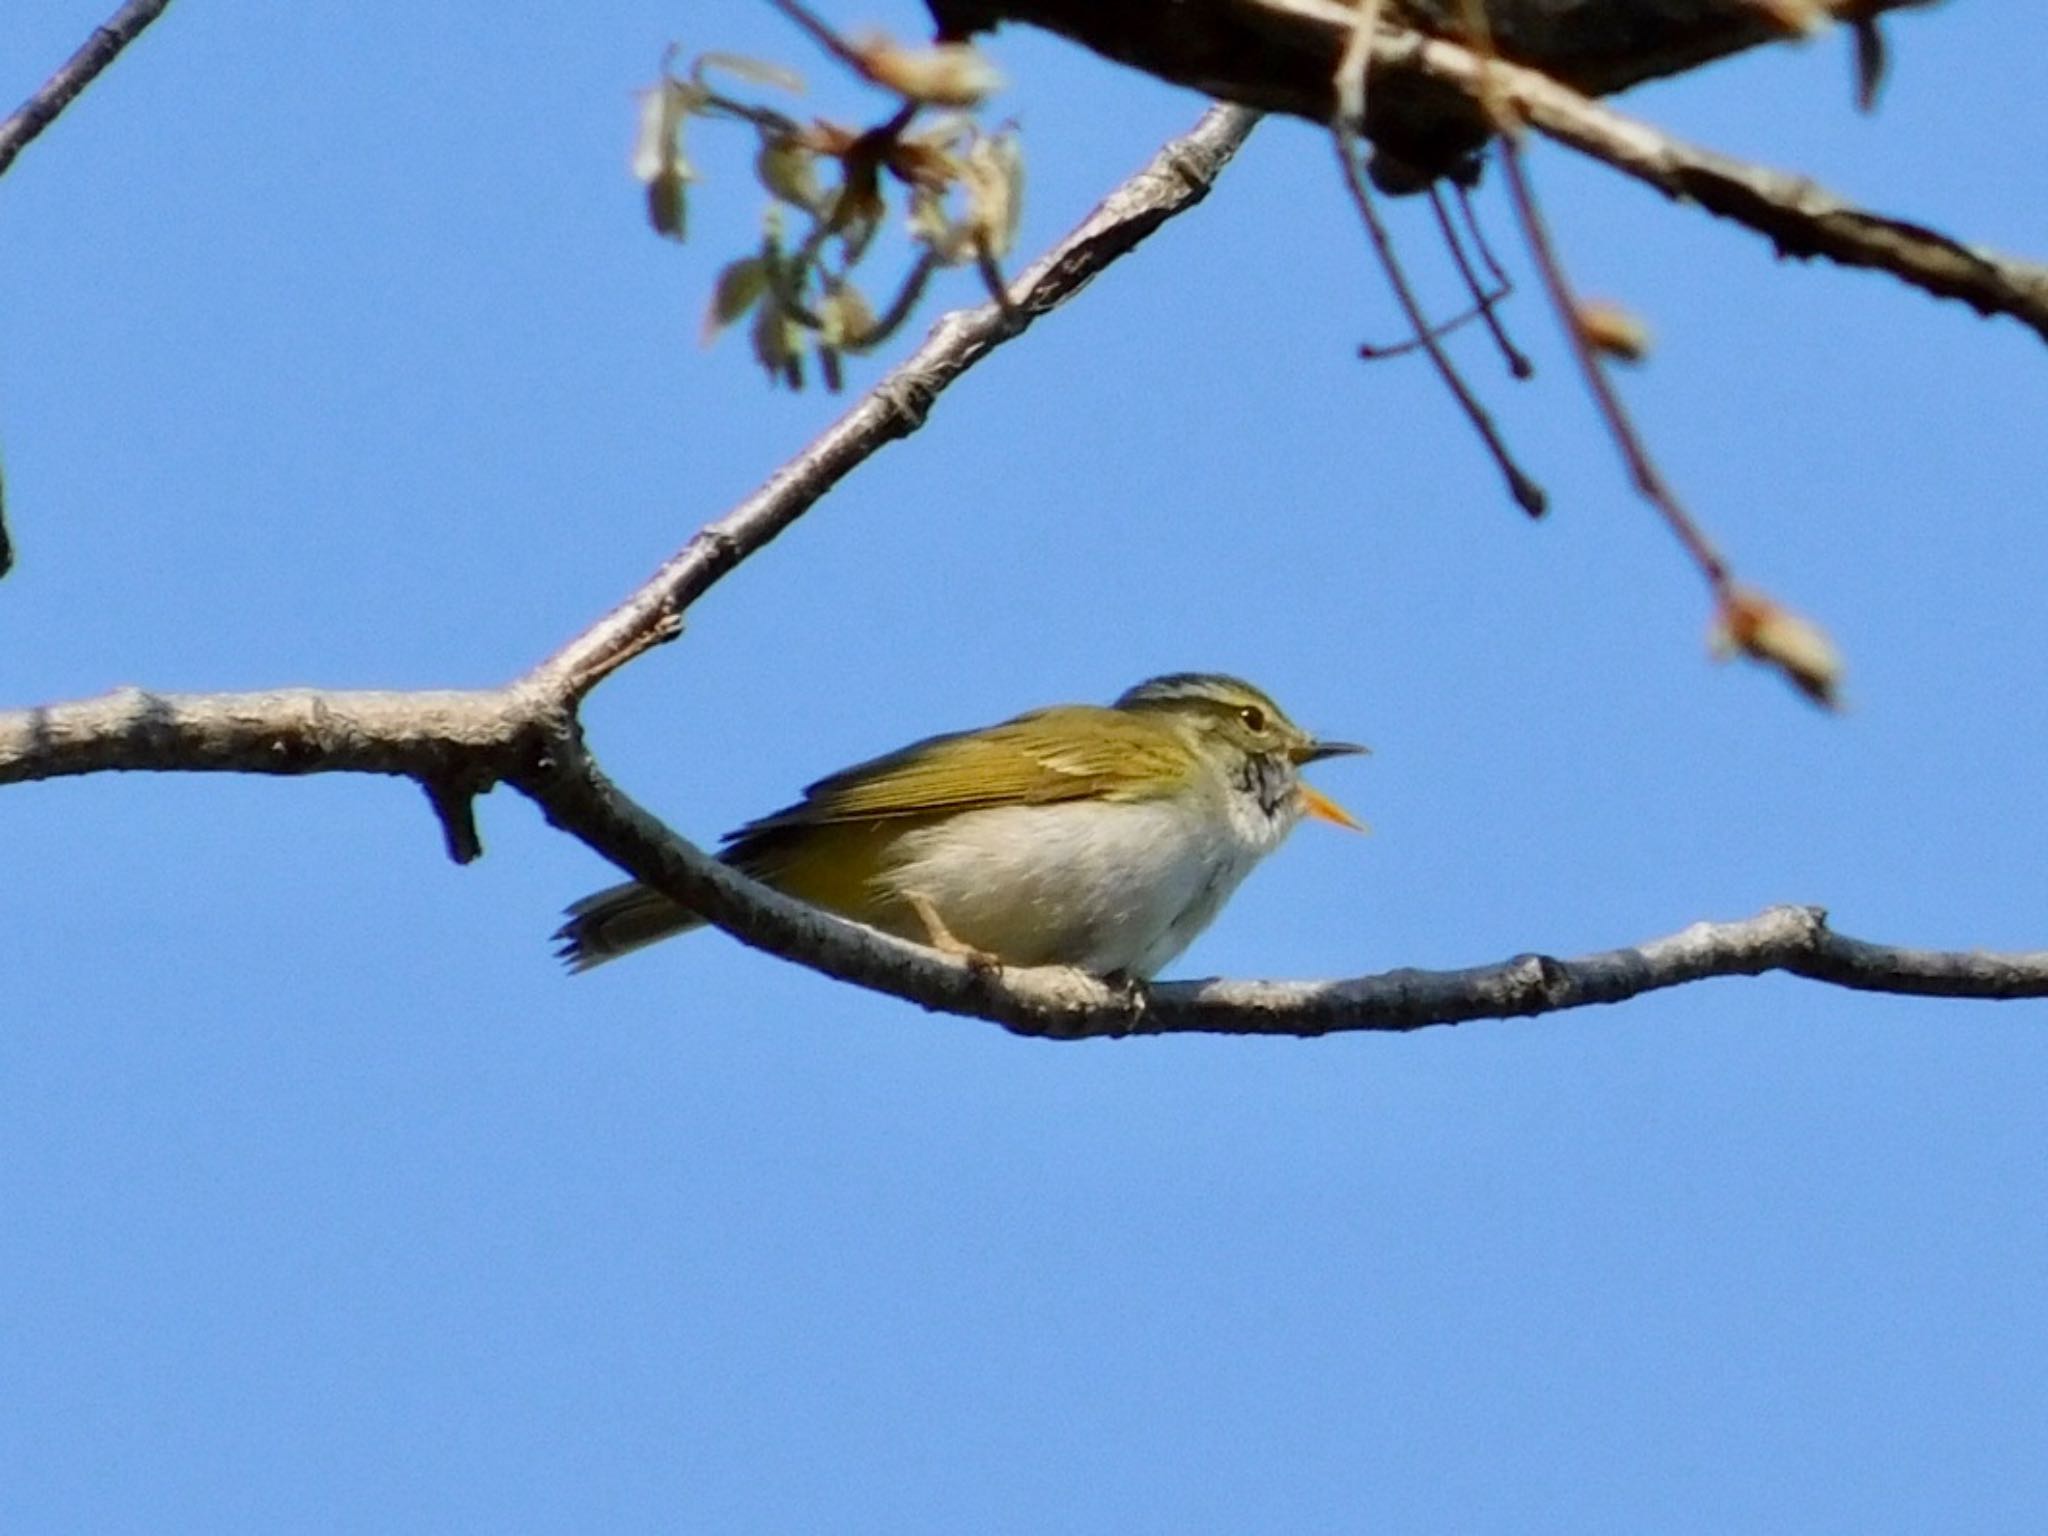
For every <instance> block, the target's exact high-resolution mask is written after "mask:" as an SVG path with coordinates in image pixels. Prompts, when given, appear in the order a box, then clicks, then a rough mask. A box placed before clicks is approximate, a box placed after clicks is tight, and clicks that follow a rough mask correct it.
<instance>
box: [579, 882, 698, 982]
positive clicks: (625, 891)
mask: <svg viewBox="0 0 2048 1536" xmlns="http://www.w3.org/2000/svg"><path fill="white" fill-rule="evenodd" d="M568 919H569V920H568V921H567V922H565V923H563V924H562V926H561V927H559V928H557V929H556V930H555V943H556V944H557V945H558V946H559V947H558V948H557V949H556V950H555V955H556V958H558V959H560V960H562V961H563V962H565V963H566V964H567V965H568V967H569V969H570V970H572V971H587V970H589V969H590V968H591V967H592V966H593V965H603V964H604V963H605V961H607V960H616V959H618V958H619V956H621V955H623V954H627V953H630V952H631V951H633V950H636V949H639V948H640V947H642V946H643V945H647V944H652V943H654V942H655V941H656V940H657V939H665V938H667V937H668V936H669V935H670V934H672V933H687V932H688V931H689V930H690V929H692V928H699V927H702V926H703V923H704V919H703V918H701V917H699V916H698V915H697V914H696V913H694V912H692V911H691V910H690V909H689V908H688V907H685V906H682V905H680V904H678V903H676V902H673V901H670V900H669V899H668V898H667V897H666V896H664V895H662V894H661V892H659V891H655V890H650V889H649V888H648V887H646V886H644V885H640V884H638V883H637V882H634V881H630V880H629V881H627V882H626V883H625V884H624V885H614V886H610V887H607V888H606V889H605V890H602V891H597V892H594V893H592V894H591V895H589V896H586V897H584V898H583V899H582V900H581V901H579V902H577V903H576V904H575V905H574V906H572V907H570V908H569V911H568Z"/></svg>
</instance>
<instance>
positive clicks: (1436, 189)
mask: <svg viewBox="0 0 2048 1536" xmlns="http://www.w3.org/2000/svg"><path fill="white" fill-rule="evenodd" d="M1459 190H1460V191H1461V192H1462V191H1463V189H1462V188H1460V189H1459ZM1470 206H1471V205H1470V204H1469V203H1467V204H1466V208H1467V212H1468V214H1469V211H1470ZM1429 209H1430V212H1432V213H1434V214H1435V215H1436V227H1437V229H1438V230H1439V231H1440V232H1441V233H1442V235H1443V237H1444V244H1445V245H1447V246H1448V247H1450V252H1451V260H1452V262H1454V263H1455V264H1456V265H1457V268H1458V276H1459V277H1461V278H1463V279H1464V280H1465V291H1466V292H1467V293H1469V294H1471V295H1472V307H1473V309H1474V310H1475V311H1476V312H1477V314H1478V316H1479V318H1480V319H1482V320H1484V321H1485V322H1486V329H1487V332H1488V333H1489V334H1490V335H1491V336H1492V337H1493V344H1494V346H1495V347H1497V348H1499V350H1500V355H1501V360H1502V361H1503V362H1505V363H1506V364H1507V369H1508V372H1509V373H1511V374H1513V375H1514V376H1515V377H1516V378H1518V379H1527V378H1532V377H1534V375H1535V373H1536V365H1535V364H1534V363H1532V362H1530V361H1529V359H1528V358H1527V357H1525V356H1524V355H1523V354H1522V350H1521V349H1520V348H1519V347H1517V346H1516V345H1515V344H1514V342H1513V341H1511V340H1510V339H1509V338H1508V332H1507V327H1506V326H1504V325H1502V324H1501V323H1500V316H1498V315H1496V314H1495V313H1494V312H1493V307H1494V305H1496V304H1498V303H1499V302H1500V301H1501V300H1502V299H1504V298H1506V297H1507V296H1508V294H1509V293H1510V292H1512V291H1513V289H1512V286H1511V285H1510V284H1509V283H1508V280H1507V275H1506V274H1505V273H1502V272H1501V271H1500V267H1499V265H1498V264H1496V263H1494V262H1493V261H1492V252H1490V251H1489V252H1487V258H1488V264H1489V265H1491V266H1492V267H1493V270H1494V271H1495V272H1496V273H1498V274H1499V277H1498V280H1497V283H1496V286H1495V287H1494V288H1493V289H1492V290H1491V291H1489V290H1488V289H1487V288H1486V287H1485V285H1483V284H1482V283H1481V282H1480V281H1479V274H1478V273H1477V272H1475V271H1473V270H1472V259H1471V258H1470V257H1469V256H1467V255H1466V254H1465V242H1464V241H1463V240H1460V239H1459V238H1458V229H1457V226H1456V225H1454V224H1453V223H1452V222H1451V210H1450V208H1449V207H1448V205H1446V204H1445V202H1444V194H1443V188H1442V187H1440V186H1438V185H1436V184H1435V183H1433V182H1432V183H1431V184H1430V188H1429Z"/></svg>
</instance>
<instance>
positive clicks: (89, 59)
mask: <svg viewBox="0 0 2048 1536" xmlns="http://www.w3.org/2000/svg"><path fill="white" fill-rule="evenodd" d="M170 3H171V0H128V3H127V4H126V5H123V6H122V7H121V9H119V10H118V11H116V12H114V14H113V15H112V16H110V17H108V18H107V20H106V22H105V24H104V25H102V26H99V27H95V28H94V29H93V34H92V36H91V37H88V38H87V39H86V40H85V42H84V43H82V44H81V45H80V46H79V49H78V51H77V52H76V53H74V54H72V55H71V57H70V58H68V59H66V60H65V61H64V64H63V67H62V68H60V69H59V70H58V71H57V72H56V73H55V74H54V75H52V76H50V78H49V79H48V80H46V81H44V82H43V85H42V88H41V89H40V90H38V91H37V92H36V93H35V94H34V95H33V96H31V97H29V99H28V100H27V101H25V102H23V103H22V104H21V105H20V106H19V107H17V108H15V109H14V112H13V113H12V115H10V116H9V117H8V118H7V120H6V121H5V122H0V176H4V175H5V174H6V173H7V168H8V167H9V166H10V165H12V164H13V163H14V157H15V156H16V155H18V154H20V153H21V152H22V150H23V149H25V148H27V147H28V145H29V143H30V141H31V140H33V139H34V138H35V137H36V135H37V134H39V133H41V132H42V131H43V130H44V129H45V128H47V127H49V126H50V124H51V123H53V122H55V121H56V120H57V115H58V113H60V112H62V111H63V110H64V109H65V108H66V107H68V106H70V105H71V103H72V102H74V101H76V100H77V99H78V96H79V94H80V92H82V91H84V89H85V88H86V87H87V86H88V85H91V84H92V83H93V81H94V80H96V79H98V78H99V76H100V73H101V72H102V71H103V70H105V69H106V67H107V66H108V65H109V64H111V63H113V62H114V60H115V59H116V58H118V57H119V56H120V53H121V50H122V49H123V48H126V47H127V46H128V45H129V44H130V43H132V42H134V41H135V39H136V38H138V37H140V36H141V35H142V31H143V28H145V27H147V26H148V25H149V24H150V23H151V22H152V21H155V20H156V19H157V17H159V16H161V15H163V13H164V10H165V8H166V7H167V6H169V5H170Z"/></svg>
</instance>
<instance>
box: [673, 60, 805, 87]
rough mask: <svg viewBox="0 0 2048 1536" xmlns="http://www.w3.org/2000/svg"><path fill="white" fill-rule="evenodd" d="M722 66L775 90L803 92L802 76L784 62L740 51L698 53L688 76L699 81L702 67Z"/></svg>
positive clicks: (725, 70) (729, 73) (718, 67)
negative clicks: (771, 60)
mask: <svg viewBox="0 0 2048 1536" xmlns="http://www.w3.org/2000/svg"><path fill="white" fill-rule="evenodd" d="M712 69H717V70H723V71H724V72H725V73H726V74H728V75H733V76H735V77H737V78H738V79H741V80H746V81H750V82H752V83H753V84H755V85H769V86H774V87H775V88H776V89H778V90H784V91H790V92H792V93H794V94H796V95H798V96H801V95H802V94H803V90H804V77H803V76H802V75H799V74H798V73H797V72H796V71H795V70H793V69H790V68H788V67H787V66H786V65H782V64H775V63H771V62H770V61H769V60H767V59H757V58H754V57H752V56H751V55H748V54H744V53H700V54H699V55H697V58H696V61H695V62H694V63H693V64H692V65H691V66H690V78H691V79H692V80H694V81H696V82H697V83H698V84H699V85H701V84H703V81H704V74H705V71H706V70H712Z"/></svg>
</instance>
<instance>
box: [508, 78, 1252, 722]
mask: <svg viewBox="0 0 2048 1536" xmlns="http://www.w3.org/2000/svg"><path fill="white" fill-rule="evenodd" d="M1257 121H1258V116H1257V114H1256V113H1253V112H1248V111H1246V110H1244V109H1243V108H1240V107H1212V108H1210V109H1209V111H1208V112H1206V113H1205V114H1204V115H1203V117H1202V120H1201V121H1200V122H1199V123H1197V124H1196V125H1195V127H1194V128H1193V129H1192V130H1191V131H1190V132H1189V133H1188V134H1187V135H1186V136H1185V137H1183V138H1178V139H1173V140H1170V141H1169V142H1168V143H1167V144H1165V145H1164V146H1163V147H1162V148H1161V149H1160V151H1159V153H1158V154H1157V155H1155V156H1154V157H1153V158H1152V161H1151V163H1150V164H1149V165H1147V166H1146V167H1145V168H1144V169H1143V170H1141V171H1139V172H1138V174H1137V175H1135V176H1133V177H1132V178H1131V179H1130V180H1128V181H1126V182H1125V183H1124V184H1123V185H1122V186H1120V187H1118V188H1117V189H1116V190H1115V191H1114V192H1112V193H1111V194H1110V195H1109V196H1108V197H1107V198H1105V199H1103V201H1102V202H1101V203H1100V204H1099V205H1098V206H1097V207H1096V209H1095V211H1094V212H1093V213H1091V214H1089V216H1088V217H1087V218H1085V219H1083V220H1082V221H1081V223H1080V225H1079V226H1078V227H1077V228H1076V229H1075V230H1074V232H1073V233H1072V234H1070V235H1068V236H1067V237H1066V239H1064V240H1062V241H1061V242H1060V243H1059V244H1058V245H1056V246H1054V247H1053V248H1052V249H1051V250H1050V251H1048V252H1047V253H1046V254H1045V255H1044V256H1043V257H1041V258H1040V259H1039V260H1038V261H1037V262H1035V263H1034V264H1033V265H1032V266H1031V267H1030V268H1029V269H1028V270H1027V271H1025V272H1024V274H1023V275H1022V276H1021V277H1019V278H1018V279H1017V281H1016V282H1015V283H1013V284H1012V285H1011V286H1010V303H1009V306H1008V308H1007V309H1006V308H1004V307H1003V306H1000V305H997V304H994V303H989V304H984V305H982V306H981V307H980V308H979V309H971V310H959V311H955V312H954V313H952V314H949V315H947V316H945V317H944V318H942V319H941V320H940V321H939V323H938V324H937V325H936V326H934V327H933V328H932V333H931V336H930V337H929V338H928V339H927V340H926V341H925V344H924V345H923V346H921V347H919V348H918V349H917V351H915V352H913V353H912V354H911V355H910V356H909V357H908V358H907V359H905V360H904V361H903V362H902V363H900V364H899V365H898V366H897V367H896V368H894V369H893V370H891V371H890V373H889V374H888V375H887V376H886V377H884V378H883V379H882V380H881V381H880V382H878V383H877V384H876V385H875V386H874V387H873V388H872V389H870V390H869V391H868V392H867V394H866V395H865V396H863V397H862V398H861V400H860V401H859V402H858V403H857V404H855V405H854V407H853V408H852V409H851V410H849V411H848V412H847V413H846V414H845V415H844V416H842V417H840V418H839V420H838V421H837V422H835V423H834V424H833V425H832V426H831V427H829V428H828V429H827V430H826V431H825V433H824V434H823V435H822V436H821V437H819V438H818V439H817V440H816V441H815V442H813V443H812V444H811V445H810V447H808V448H806V449H805V450H804V451H803V452H802V453H800V454H798V455H797V456H796V457H795V458H793V459H791V460H790V461H789V462H788V463H786V464H784V465H783V466H782V467H781V468H780V469H778V470H777V471H776V472H775V473H774V474H773V475H772V476H770V477H769V480H768V483H767V484H766V485H764V486H762V487H761V489H760V490H758V491H756V492H755V493H754V494H753V495H752V496H750V497H748V498H747V499H746V500H745V501H743V502H741V503H740V504H739V505H738V506H737V507H735V508H733V510H732V511H730V512H728V513H727V514H726V515H725V516H724V517H721V518H719V519H718V520H717V521H715V522H712V523H709V524H706V525H705V527H704V528H702V529H701V530H700V531H699V532H698V533H697V534H696V536H695V537H693V538H692V539H691V540H690V542H689V543H688V544H686V545H684V546H683V548H682V549H681V550H680V551H678V552H677V553H676V554H675V555H674V556H672V557H671V558H670V559H669V560H668V562H667V563H666V564H665V565H663V566H662V567H661V569H660V570H658V571H656V572H655V573H654V575H653V576H652V577H651V578H649V580H648V581H647V582H646V584H645V585H643V586H642V587H641V588H640V589H639V591H637V592H635V593H634V594H633V595H632V596H631V597H628V598H627V599H626V600H625V602H623V603H621V604H620V605H619V606H618V607H617V608H616V609H614V610H613V611H612V612H611V613H610V614H608V615H606V616H605V617H604V618H603V619H601V620H599V621H598V623H597V624H595V625H593V626H592V627H591V628H590V629H588V630H586V631H584V633H582V634H581V635H578V636H577V637H576V638H575V639H574V640H572V641H570V642H569V644H568V645H566V646H564V647H563V648H562V649H561V650H560V651H558V652H557V653H556V654H555V655H553V656H551V657H549V658H548V660H547V661H545V662H543V663H542V664H541V666H540V668H539V669H538V670H537V671H536V672H535V674H534V680H535V681H536V682H537V683H540V684H542V685H543V686H557V685H559V684H560V683H561V682H562V681H563V680H564V679H569V678H579V679H585V680H587V681H586V682H585V684H584V686H586V687H587V686H590V685H594V684H595V683H596V682H597V681H598V680H599V679H600V678H602V677H603V676H604V675H605V674H606V673H607V672H608V671H610V670H612V669H613V666H615V665H616V663H613V664H612V665H611V666H608V665H606V664H605V661H604V659H606V658H615V657H623V656H630V655H631V654H634V652H635V649H636V645H635V638H634V637H636V636H638V635H640V634H642V633H643V632H644V631H646V630H647V629H649V628H650V627H651V626H654V625H657V624H660V623H663V622H664V621H665V616H666V618H669V619H672V618H674V617H676V616H679V615H681V614H682V612H683V611H684V610H685V609H686V608H688V607H689V605H690V604H691V603H693V602H695V601H696V600H697V598H699V597H701V596H702V595H703V594H704V593H705V592H706V591H708V590H709V589H710V588H711V587H712V586H713V585H714V584H715V583H716V582H717V581H718V580H719V579H720V578H722V577H723V576H725V575H727V574H728V573H729V572H730V571H731V570H732V569H733V568H734V567H735V566H737V565H738V564H739V563H740V562H741V561H742V560H744V559H745V558H746V557H747V556H748V555H750V554H752V553H753V552H754V551H755V550H757V549H760V548H761V547H762V546H763V545H765V544H767V543H768V541H769V540H771V539H773V538H774V537H775V536H776V535H777V534H779V533H781V532H782V531H783V530H784V529H785V528H787V527H788V526H789V525H790V524H791V523H793V522H795V521H796V520H797V519H798V518H799V517H801V516H803V514H804V513H805V512H807V511H809V510H810V509H811V507H812V506H814V505H815V504H816V503H817V501H818V500H819V498H820V497H822V496H823V495H824V494H825V493H826V492H827V491H829V490H831V489H832V487H833V486H835V485H837V484H838V483H839V482H840V481H841V480H842V479H844V478H845V477H846V476H847V475H848V474H850V473H851V472H852V471H853V470H854V469H855V468H857V467H858V466H859V465H860V464H862V463H863V462H865V461H866V460H867V458H868V457H869V456H870V455H871V454H873V453H874V452H875V451H876V450H877V449H879V448H881V447H882V446H883V445H884V444H887V443H891V442H894V441H895V440H896V439H898V438H902V437H908V436H909V435H910V434H911V433H913V432H915V431H916V430H917V429H918V428H919V427H921V426H923V425H924V421H925V417H926V416H927V415H928V414H929V413H930V411H931V407H932V402H933V401H934V400H936V399H937V398H938V396H939V395H940V393H941V392H943V391H944V390H945V388H946V387H947V386H948V385H949V384H951V383H952V382H953V381H954V380H955V379H957V378H959V377H960V375H961V374H963V373H965V372H966V371H967V370H968V369H969V368H972V367H973V366H974V365H975V364H976V363H978V362H980V361H981V360H982V359H983V358H984V357H986V356H988V354H989V353H990V352H992V351H994V350H995V349H996V348H997V347H999V346H1001V345H1002V344H1003V343H1004V342H1006V341H1009V340H1012V339H1014V338H1015V337H1017V336H1020V335H1022V334H1023V333H1024V331H1025V330H1026V329H1027V328H1029V326H1030V324H1031V322H1032V321H1034V320H1036V319H1037V318H1038V317H1039V316H1041V315H1045V314H1049V313H1051V312H1052V311H1053V310H1055V309H1057V308H1058V307H1059V306H1060V305H1062V304H1064V303H1065V302H1066V301H1067V300H1068V299H1070V298H1072V297H1073V296H1074V295H1075V294H1077V293H1079V292H1080V291H1081V290H1082V289H1083V288H1085V287H1086V286H1087V285H1088V283H1089V282H1090V281H1091V280H1093V279H1094V277H1095V275H1096V274H1097V273H1099V272H1100V271H1102V269H1103V268H1104V267H1106V266H1108V265H1109V264H1110V263H1111V262H1113V261H1115V260H1116V259H1117V258H1118V257H1120V256H1122V255H1124V254H1126V253H1127V252H1129V251H1130V250H1131V249H1132V248H1134V247H1135V246H1136V245H1138V243H1139V242H1140V241H1142V240H1143V239H1144V238H1145V237H1146V236H1147V235H1149V234H1151V233H1152V232H1153V231H1154V230H1155V229H1157V228H1159V226H1160V225H1162V224H1164V223H1165V222H1166V221H1167V220H1168V219H1171V218H1173V217H1174V216H1175V215H1176V214H1180V213H1185V212H1186V211H1187V210H1188V209H1190V208H1192V207H1194V206H1195V205H1196V204H1197V203H1199V202H1201V201H1202V199H1203V198H1205V197H1207V196H1208V195H1209V189H1210V188H1211V187H1212V186H1213V185H1215V181H1216V178H1217V176H1218V175H1220V174H1221V173H1222V170H1223V168H1224V166H1226V165H1228V164H1229V163H1230V159H1231V157H1232V156H1233V155H1235V154H1236V153H1237V150H1238V147H1239V146H1240V145H1241V144H1243V143H1244V141H1245V138H1246V136H1247V135H1249V134H1250V132H1251V130H1252V127H1253V125H1254V124H1255V123H1256V122H1257ZM642 648H644V647H642Z"/></svg>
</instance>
